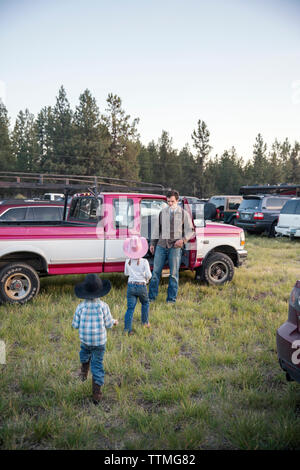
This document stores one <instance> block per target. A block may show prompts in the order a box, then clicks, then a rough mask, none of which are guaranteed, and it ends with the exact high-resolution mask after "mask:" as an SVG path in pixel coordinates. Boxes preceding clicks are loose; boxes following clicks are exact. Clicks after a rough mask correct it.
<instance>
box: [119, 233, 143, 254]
mask: <svg viewBox="0 0 300 470" xmlns="http://www.w3.org/2000/svg"><path fill="white" fill-rule="evenodd" d="M123 251H124V253H125V255H126V256H127V257H128V258H133V259H138V258H142V257H143V256H145V254H146V253H147V251H148V242H147V240H146V238H144V237H137V236H133V237H131V238H126V240H125V241H124V244H123Z"/></svg>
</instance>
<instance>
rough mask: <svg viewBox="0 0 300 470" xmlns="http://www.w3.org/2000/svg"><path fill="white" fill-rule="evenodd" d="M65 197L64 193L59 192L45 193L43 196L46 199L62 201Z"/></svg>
mask: <svg viewBox="0 0 300 470" xmlns="http://www.w3.org/2000/svg"><path fill="white" fill-rule="evenodd" d="M64 198H65V196H64V194H59V193H45V194H44V196H43V199H44V200H45V201H62V200H63V199H64Z"/></svg>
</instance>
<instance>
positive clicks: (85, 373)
mask: <svg viewBox="0 0 300 470" xmlns="http://www.w3.org/2000/svg"><path fill="white" fill-rule="evenodd" d="M89 368H90V361H88V362H82V363H81V371H80V374H79V376H80V378H81V380H82V382H84V381H85V380H86V379H87V376H88V373H89Z"/></svg>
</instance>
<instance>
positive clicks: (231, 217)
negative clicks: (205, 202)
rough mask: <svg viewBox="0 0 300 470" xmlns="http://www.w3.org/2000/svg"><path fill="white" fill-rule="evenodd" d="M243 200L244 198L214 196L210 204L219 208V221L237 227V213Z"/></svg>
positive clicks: (217, 218)
mask: <svg viewBox="0 0 300 470" xmlns="http://www.w3.org/2000/svg"><path fill="white" fill-rule="evenodd" d="M242 200H243V196H213V197H211V198H210V200H209V202H211V203H212V204H214V205H215V206H216V208H217V217H216V220H217V221H219V222H224V223H225V224H231V225H236V224H235V221H236V211H237V209H238V208H239V205H240V204H241V202H242Z"/></svg>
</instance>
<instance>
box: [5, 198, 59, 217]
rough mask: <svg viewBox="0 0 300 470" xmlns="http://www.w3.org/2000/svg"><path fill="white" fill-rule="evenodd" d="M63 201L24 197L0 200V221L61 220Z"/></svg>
mask: <svg viewBox="0 0 300 470" xmlns="http://www.w3.org/2000/svg"><path fill="white" fill-rule="evenodd" d="M63 213H64V204H63V202H49V201H33V200H26V199H15V200H4V201H0V223H1V222H9V221H20V222H23V221H24V222H25V221H36V222H43V221H47V220H48V221H49V220H51V221H55V220H62V218H63Z"/></svg>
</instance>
